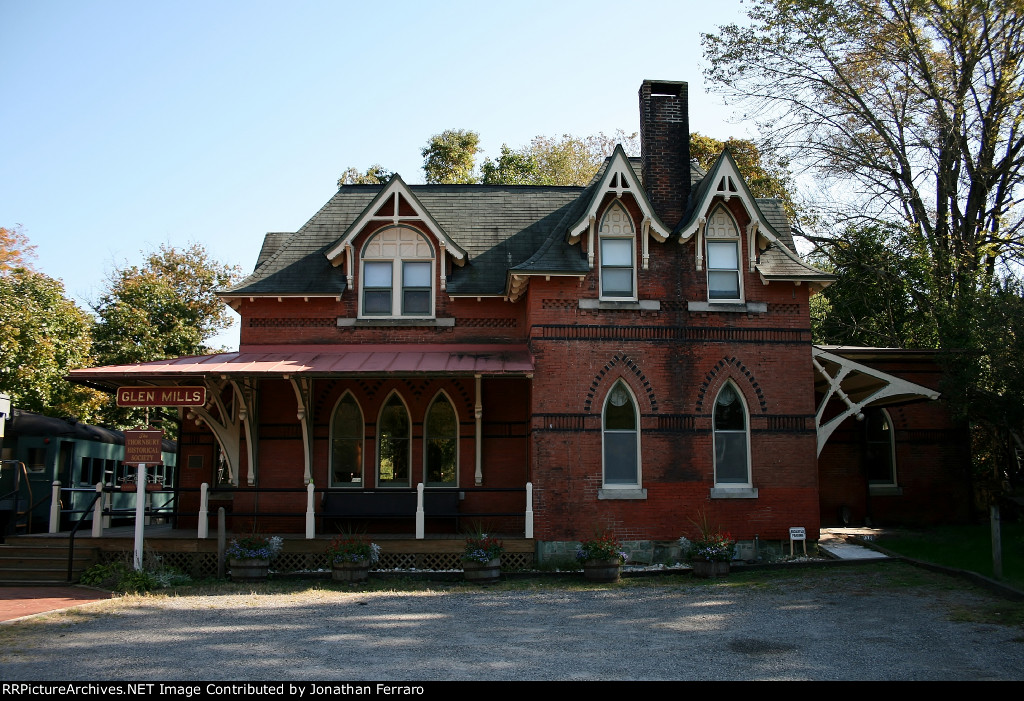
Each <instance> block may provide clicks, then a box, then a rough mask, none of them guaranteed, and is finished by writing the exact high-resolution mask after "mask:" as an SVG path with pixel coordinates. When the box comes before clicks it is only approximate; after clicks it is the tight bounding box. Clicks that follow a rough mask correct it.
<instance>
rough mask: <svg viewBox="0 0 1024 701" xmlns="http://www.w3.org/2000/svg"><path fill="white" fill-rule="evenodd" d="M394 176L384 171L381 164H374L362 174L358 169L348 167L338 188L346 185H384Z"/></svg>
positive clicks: (340, 179) (339, 179) (388, 171)
mask: <svg viewBox="0 0 1024 701" xmlns="http://www.w3.org/2000/svg"><path fill="white" fill-rule="evenodd" d="M392 175H394V173H392V172H391V171H390V170H384V167H383V166H382V165H381V164H380V163H374V164H373V165H372V166H370V167H369V168H367V169H366V170H365V171H364V172H362V173H360V172H359V170H358V169H356V168H353V167H348V168H346V169H345V172H343V173H342V174H341V177H340V178H338V188H339V189H340V188H342V187H344V186H345V185H383V184H384V183H386V182H387V181H388V180H390V179H391V176H392Z"/></svg>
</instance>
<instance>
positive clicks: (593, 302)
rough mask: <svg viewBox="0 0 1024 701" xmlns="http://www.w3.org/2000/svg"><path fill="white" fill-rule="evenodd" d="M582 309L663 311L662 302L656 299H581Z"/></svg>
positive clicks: (580, 305) (580, 306)
mask: <svg viewBox="0 0 1024 701" xmlns="http://www.w3.org/2000/svg"><path fill="white" fill-rule="evenodd" d="M579 308H580V309H597V310H600V311H613V310H617V309H621V310H626V311H644V312H657V311H660V310H661V302H659V301H658V300H656V299H641V300H640V301H639V302H634V301H631V300H629V301H627V300H623V301H621V302H618V301H612V300H610V299H581V300H580V301H579Z"/></svg>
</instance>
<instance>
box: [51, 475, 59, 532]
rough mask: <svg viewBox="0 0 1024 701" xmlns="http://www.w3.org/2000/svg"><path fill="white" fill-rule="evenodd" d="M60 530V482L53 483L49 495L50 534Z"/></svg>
mask: <svg viewBox="0 0 1024 701" xmlns="http://www.w3.org/2000/svg"><path fill="white" fill-rule="evenodd" d="M59 530H60V482H59V481H54V483H53V490H52V492H51V494H50V533H56V532H58V531H59Z"/></svg>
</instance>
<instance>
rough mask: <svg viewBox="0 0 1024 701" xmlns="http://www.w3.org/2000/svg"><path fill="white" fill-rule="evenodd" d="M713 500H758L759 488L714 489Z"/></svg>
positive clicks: (712, 490)
mask: <svg viewBox="0 0 1024 701" xmlns="http://www.w3.org/2000/svg"><path fill="white" fill-rule="evenodd" d="M711 498H712V499H757V487H712V488H711Z"/></svg>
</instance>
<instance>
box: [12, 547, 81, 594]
mask: <svg viewBox="0 0 1024 701" xmlns="http://www.w3.org/2000/svg"><path fill="white" fill-rule="evenodd" d="M97 561H98V551H97V550H96V549H95V548H90V547H83V546H82V544H76V546H75V557H74V562H73V563H72V567H71V581H73V582H77V581H78V580H79V578H80V577H81V576H82V572H84V571H85V570H87V569H88V568H89V567H91V566H92V565H94V564H96V562H97ZM67 583H68V548H67V546H66V545H23V544H5V545H0V586H28V585H36V586H46V585H50V586H53V585H63V584H67Z"/></svg>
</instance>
